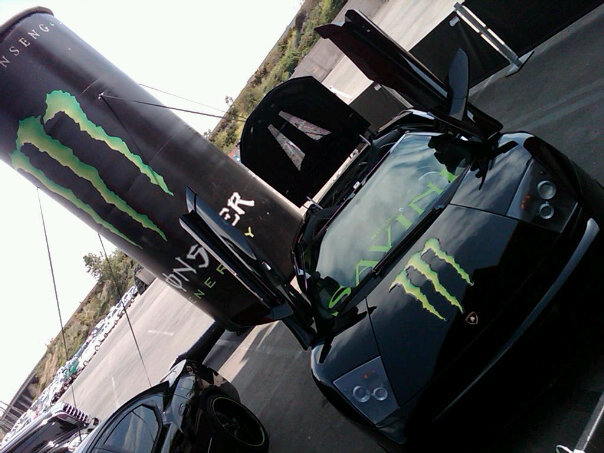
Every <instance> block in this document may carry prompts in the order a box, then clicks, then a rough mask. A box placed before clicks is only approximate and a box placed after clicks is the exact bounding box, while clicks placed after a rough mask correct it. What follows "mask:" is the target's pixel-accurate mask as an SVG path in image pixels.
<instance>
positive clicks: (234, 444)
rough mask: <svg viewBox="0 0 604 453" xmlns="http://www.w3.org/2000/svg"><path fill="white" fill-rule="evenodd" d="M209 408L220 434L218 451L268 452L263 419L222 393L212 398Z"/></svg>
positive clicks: (211, 417) (207, 404) (209, 401)
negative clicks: (261, 420)
mask: <svg viewBox="0 0 604 453" xmlns="http://www.w3.org/2000/svg"><path fill="white" fill-rule="evenodd" d="M206 408H207V410H208V412H207V414H208V418H209V419H210V422H211V424H212V425H213V426H214V427H215V429H216V432H217V435H218V441H219V444H220V448H219V450H218V451H223V450H224V451H225V452H254V453H262V452H266V451H268V434H267V432H266V430H265V429H264V426H262V423H261V422H260V420H258V418H257V417H256V416H255V415H254V414H253V413H252V412H251V411H250V410H249V409H248V408H246V407H245V406H243V405H242V404H240V403H238V402H237V401H235V400H233V399H232V398H229V397H227V396H224V395H222V394H214V395H211V396H209V397H208V399H207V401H206Z"/></svg>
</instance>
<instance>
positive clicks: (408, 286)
mask: <svg viewBox="0 0 604 453" xmlns="http://www.w3.org/2000/svg"><path fill="white" fill-rule="evenodd" d="M428 250H431V251H432V252H433V253H434V255H435V256H436V257H437V258H438V259H439V260H441V261H444V262H445V263H447V264H448V265H450V266H451V267H452V268H453V269H454V270H455V271H456V272H457V274H458V275H459V276H460V277H461V278H462V279H463V280H464V281H465V282H466V283H467V284H468V285H473V284H474V283H473V282H472V280H471V279H470V276H469V275H468V273H467V272H466V271H465V270H464V269H463V268H462V267H461V266H460V265H459V264H458V263H457V262H456V261H455V258H453V257H452V256H450V255H448V254H447V253H446V252H445V251H444V250H443V249H442V248H441V247H440V242H439V241H438V239H437V238H430V239H428V240H427V241H426V242H425V243H424V247H423V248H422V249H421V250H420V251H419V252H416V253H414V254H413V255H411V257H410V258H409V260H408V261H407V264H406V265H405V267H404V268H403V270H402V271H401V272H399V274H398V275H397V276H396V278H395V279H394V280H393V281H392V283H391V284H390V289H389V290H390V291H392V290H393V289H394V288H395V287H397V286H401V287H402V288H403V290H404V291H405V292H406V293H407V294H410V295H412V296H413V297H415V298H416V299H417V300H418V301H419V302H420V303H421V304H422V308H423V309H424V310H426V311H428V312H429V313H430V314H432V315H434V316H436V317H437V318H438V319H440V320H442V321H446V318H445V317H444V316H443V315H441V314H440V312H439V311H438V310H437V309H436V307H434V305H432V304H431V303H430V301H429V300H428V297H427V296H426V295H425V294H424V293H422V290H421V288H420V287H419V286H416V285H415V284H413V282H412V281H411V279H410V277H409V273H408V271H409V269H414V270H415V271H417V272H418V273H419V274H421V275H423V276H424V277H425V278H426V280H427V281H429V282H430V283H431V284H432V286H433V287H434V290H435V291H436V292H437V293H438V294H440V295H441V296H443V297H444V298H445V299H446V300H447V302H449V303H450V304H451V305H453V306H455V307H457V309H458V310H459V311H460V312H461V313H463V312H464V308H463V306H462V305H461V303H460V302H459V300H457V297H455V296H454V295H452V294H451V293H450V292H449V291H448V290H447V288H445V286H444V285H443V284H442V283H441V282H440V279H439V278H438V274H437V273H436V271H435V270H433V269H432V268H431V267H430V265H429V264H428V263H427V262H426V261H424V259H423V255H424V254H425V253H426V252H427V251H428Z"/></svg>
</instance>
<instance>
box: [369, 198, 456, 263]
mask: <svg viewBox="0 0 604 453" xmlns="http://www.w3.org/2000/svg"><path fill="white" fill-rule="evenodd" d="M445 206H446V203H439V204H438V205H436V206H434V207H433V208H431V209H430V210H429V211H428V212H427V213H426V214H424V216H423V218H422V219H421V220H420V221H419V222H418V224H417V225H416V226H415V228H414V229H413V231H412V232H411V234H409V235H408V236H407V237H406V238H404V239H403V240H402V241H400V242H399V243H398V244H396V245H395V246H394V247H392V248H391V249H390V250H388V251H387V252H386V254H385V255H384V256H383V257H382V259H381V260H380V261H378V263H377V264H376V265H375V266H374V267H373V268H372V269H371V271H372V273H373V274H375V275H377V274H379V273H380V272H381V271H382V269H384V268H385V267H387V266H388V265H389V264H391V263H392V262H393V261H394V260H395V259H397V258H398V255H399V252H400V251H401V250H404V249H405V248H407V246H408V245H409V242H411V241H415V239H416V236H417V235H418V234H421V233H422V232H423V231H424V229H425V228H424V227H425V226H427V225H429V224H430V223H432V222H433V221H434V219H435V218H436V217H438V215H439V214H440V213H441V211H442V210H443V209H444V208H445Z"/></svg>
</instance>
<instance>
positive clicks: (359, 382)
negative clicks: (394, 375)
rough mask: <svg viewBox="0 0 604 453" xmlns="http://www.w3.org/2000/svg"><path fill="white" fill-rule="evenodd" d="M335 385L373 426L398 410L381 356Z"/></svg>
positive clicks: (343, 377) (341, 378)
mask: <svg viewBox="0 0 604 453" xmlns="http://www.w3.org/2000/svg"><path fill="white" fill-rule="evenodd" d="M333 383H334V385H335V386H336V388H337V389H338V390H339V391H340V392H341V393H342V395H344V396H345V397H346V399H347V400H348V401H350V403H352V405H353V406H354V407H355V408H357V410H358V411H359V412H360V413H361V414H363V415H364V416H365V417H366V418H367V419H369V420H370V421H371V422H372V423H373V424H378V423H379V422H381V421H382V420H384V419H385V418H386V417H388V416H389V415H390V414H392V413H393V412H394V411H395V410H396V409H398V403H397V402H396V399H395V397H394V394H393V392H392V388H391V387H390V382H389V381H388V377H387V376H386V371H385V370H384V365H383V364H382V359H380V357H379V356H378V357H376V358H375V359H373V360H370V361H369V362H367V363H365V364H363V365H361V366H359V367H357V368H355V369H354V370H352V371H349V372H348V373H346V374H345V375H344V376H342V377H339V378H338V379H336V380H335V381H333Z"/></svg>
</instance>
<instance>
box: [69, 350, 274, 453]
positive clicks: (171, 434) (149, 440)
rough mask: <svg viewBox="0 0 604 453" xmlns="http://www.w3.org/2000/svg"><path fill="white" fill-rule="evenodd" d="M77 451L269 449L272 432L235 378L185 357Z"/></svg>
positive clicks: (142, 452) (227, 451)
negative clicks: (240, 391)
mask: <svg viewBox="0 0 604 453" xmlns="http://www.w3.org/2000/svg"><path fill="white" fill-rule="evenodd" d="M76 451H77V452H79V453H88V452H90V453H92V452H101V451H103V452H104V451H120V452H123V451H132V452H137V453H138V452H140V453H147V452H159V451H162V452H177V451H200V452H201V451H204V452H205V451H208V452H216V453H217V452H225V453H237V452H241V453H244V452H257V453H260V452H266V451H268V435H267V433H266V430H265V429H264V427H263V426H262V423H261V422H260V421H259V420H258V418H256V416H255V415H254V414H252V412H250V410H249V409H247V408H246V407H245V406H243V405H242V404H241V403H240V402H239V395H238V393H237V391H236V390H235V388H234V387H233V385H232V384H231V383H229V382H228V381H226V380H225V379H224V378H223V377H222V376H220V375H219V374H218V373H216V372H215V371H213V370H211V369H210V368H207V367H206V366H204V365H202V364H200V363H197V362H195V361H191V360H182V361H180V362H179V363H177V364H176V365H175V366H174V367H172V369H171V370H170V372H169V373H168V375H167V376H166V377H165V378H164V379H163V380H162V381H161V382H160V383H159V384H158V385H156V386H154V387H151V388H149V389H148V390H146V391H144V392H142V393H140V394H139V395H137V396H135V397H134V398H132V399H131V400H130V401H128V402H126V403H125V404H124V405H122V406H121V407H120V408H119V409H117V410H116V411H115V412H114V413H113V414H111V415H110V416H109V417H107V419H105V420H104V421H103V422H102V423H101V424H100V425H99V426H98V428H97V429H96V430H95V431H93V432H92V433H91V434H90V435H89V436H88V437H87V438H86V439H85V440H84V441H83V442H82V444H81V445H80V446H79V447H78V448H77V449H76Z"/></svg>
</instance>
